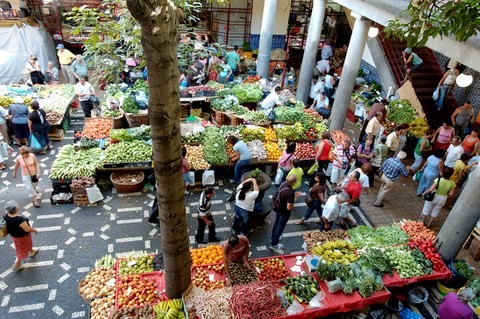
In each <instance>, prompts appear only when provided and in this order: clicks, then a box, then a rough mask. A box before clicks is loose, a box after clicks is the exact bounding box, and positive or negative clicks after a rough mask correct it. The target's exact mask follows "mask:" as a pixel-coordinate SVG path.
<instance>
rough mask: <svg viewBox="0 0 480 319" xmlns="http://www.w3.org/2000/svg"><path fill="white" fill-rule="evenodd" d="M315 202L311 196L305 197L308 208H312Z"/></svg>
mask: <svg viewBox="0 0 480 319" xmlns="http://www.w3.org/2000/svg"><path fill="white" fill-rule="evenodd" d="M313 201H314V199H313V198H312V196H310V194H308V195H307V196H305V204H307V207H309V208H310V207H312V204H313Z"/></svg>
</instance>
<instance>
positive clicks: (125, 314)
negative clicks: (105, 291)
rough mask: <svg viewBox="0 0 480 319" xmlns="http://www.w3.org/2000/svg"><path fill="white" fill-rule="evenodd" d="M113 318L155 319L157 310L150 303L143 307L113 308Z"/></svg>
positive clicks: (111, 315) (110, 316) (111, 314)
mask: <svg viewBox="0 0 480 319" xmlns="http://www.w3.org/2000/svg"><path fill="white" fill-rule="evenodd" d="M109 318H111V319H123V318H132V319H153V318H155V311H154V310H153V307H152V306H150V305H145V306H143V307H139V308H138V307H126V308H122V309H113V310H112V312H111V313H110V315H109Z"/></svg>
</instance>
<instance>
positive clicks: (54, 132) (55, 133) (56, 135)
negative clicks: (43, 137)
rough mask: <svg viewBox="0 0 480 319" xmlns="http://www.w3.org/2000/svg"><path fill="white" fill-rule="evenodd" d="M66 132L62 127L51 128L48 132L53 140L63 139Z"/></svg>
mask: <svg viewBox="0 0 480 319" xmlns="http://www.w3.org/2000/svg"><path fill="white" fill-rule="evenodd" d="M63 136H64V132H63V130H62V129H60V128H51V129H50V131H49V132H48V137H49V138H50V140H52V141H61V140H63Z"/></svg>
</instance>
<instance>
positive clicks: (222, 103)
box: [211, 95, 240, 111]
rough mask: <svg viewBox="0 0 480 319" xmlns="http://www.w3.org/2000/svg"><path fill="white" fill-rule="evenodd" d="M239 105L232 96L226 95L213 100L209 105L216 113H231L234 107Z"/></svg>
mask: <svg viewBox="0 0 480 319" xmlns="http://www.w3.org/2000/svg"><path fill="white" fill-rule="evenodd" d="M239 105H240V103H239V102H238V99H237V98H236V97H235V96H234V95H226V96H224V97H220V98H217V99H214V100H213V101H212V103H211V106H212V108H213V109H215V110H218V111H231V110H232V109H233V108H234V107H236V106H239Z"/></svg>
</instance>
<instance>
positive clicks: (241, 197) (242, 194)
mask: <svg viewBox="0 0 480 319" xmlns="http://www.w3.org/2000/svg"><path fill="white" fill-rule="evenodd" d="M236 192H237V193H236V196H235V206H234V208H233V210H234V212H235V214H234V219H233V225H232V230H233V232H234V234H239V233H240V234H241V235H245V236H247V234H248V221H249V219H250V215H251V214H252V213H253V209H254V208H255V200H256V199H257V197H258V194H259V188H258V184H257V180H256V179H255V178H248V179H246V180H244V181H243V182H241V183H240V185H238V187H237V190H236Z"/></svg>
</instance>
